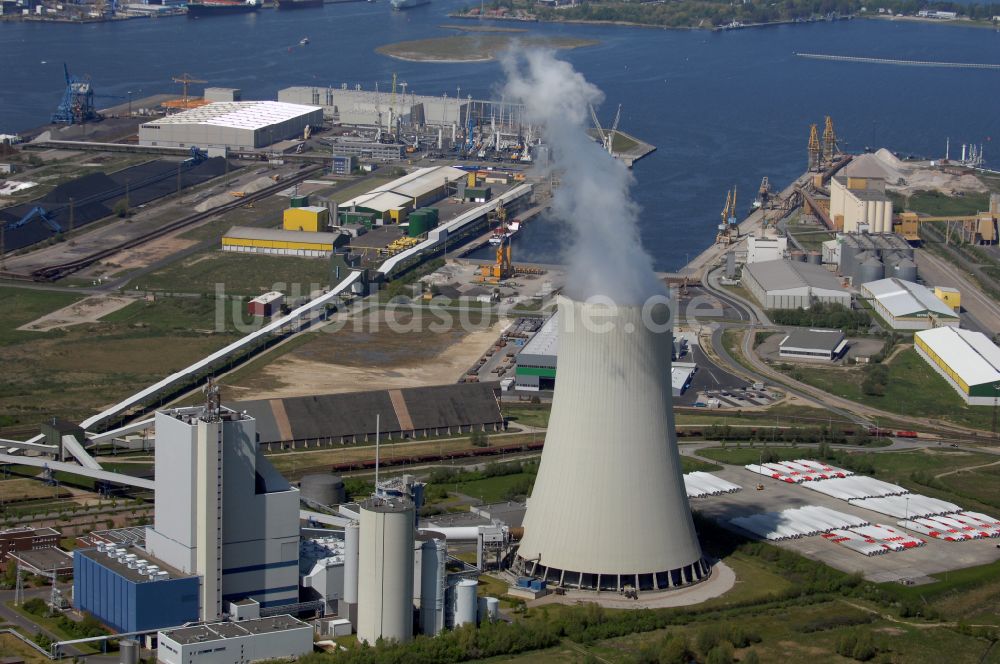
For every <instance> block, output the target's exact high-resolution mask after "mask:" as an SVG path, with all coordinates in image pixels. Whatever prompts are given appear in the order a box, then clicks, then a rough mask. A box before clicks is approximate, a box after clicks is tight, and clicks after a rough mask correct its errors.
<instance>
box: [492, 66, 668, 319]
mask: <svg viewBox="0 0 1000 664" xmlns="http://www.w3.org/2000/svg"><path fill="white" fill-rule="evenodd" d="M503 65H504V70H505V72H506V75H507V83H506V86H505V88H504V94H505V95H506V97H507V99H513V100H516V101H517V102H519V103H521V104H524V108H525V116H526V119H527V120H528V122H531V123H532V124H534V125H537V126H539V127H540V128H541V130H542V136H543V138H544V140H545V142H546V143H547V144H548V146H549V152H550V158H551V160H552V165H551V168H552V169H553V170H554V171H555V172H557V173H558V174H559V177H560V186H559V187H558V188H557V189H556V191H555V194H554V196H553V200H552V213H553V215H554V216H555V217H556V219H558V220H559V221H560V222H562V224H563V225H564V228H565V229H566V230H567V231H568V232H567V238H568V241H569V244H568V246H567V248H566V250H565V259H566V262H567V282H566V288H565V292H566V295H568V296H569V297H571V298H572V299H574V300H586V299H587V298H589V297H593V296H597V295H601V296H606V297H608V298H610V299H611V300H612V301H614V302H615V303H616V304H621V305H636V304H642V303H643V302H645V301H646V300H647V299H648V298H649V297H651V296H653V295H659V294H663V293H664V292H665V290H664V287H663V284H662V283H661V282H660V281H659V279H657V277H656V274H655V273H654V271H653V263H652V260H651V259H650V257H649V254H647V253H646V252H645V251H644V250H643V248H642V246H641V244H640V242H639V232H638V227H637V223H636V222H637V220H638V216H639V206H638V205H636V203H635V202H633V201H632V199H631V197H630V196H629V188H630V187H631V185H632V175H631V173H629V171H628V169H627V168H626V167H625V166H624V164H622V163H621V162H620V161H619V160H617V159H613V158H612V157H611V156H610V155H609V154H608V153H607V152H606V151H604V150H603V149H602V148H601V146H600V145H598V144H597V143H595V142H594V141H593V140H591V139H590V138H589V137H588V136H587V134H586V130H587V126H588V124H589V112H588V109H587V105H588V104H594V105H595V106H596V105H597V104H599V103H600V102H601V100H602V99H603V98H604V95H603V94H602V93H601V91H600V90H599V89H597V87H596V86H594V85H593V84H592V83H590V82H588V81H587V79H585V78H584V77H583V75H582V74H580V73H579V72H577V71H576V70H574V69H573V67H572V65H570V64H569V63H568V62H565V61H563V60H558V59H556V58H555V56H554V54H553V53H552V52H551V51H547V50H542V49H529V50H526V51H522V52H520V53H517V54H514V53H511V54H508V56H507V57H506V58H504V61H503Z"/></svg>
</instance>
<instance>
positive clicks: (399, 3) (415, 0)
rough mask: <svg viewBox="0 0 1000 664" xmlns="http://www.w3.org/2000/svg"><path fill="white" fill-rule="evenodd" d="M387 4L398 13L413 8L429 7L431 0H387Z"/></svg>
mask: <svg viewBox="0 0 1000 664" xmlns="http://www.w3.org/2000/svg"><path fill="white" fill-rule="evenodd" d="M389 4H391V5H392V8H393V9H394V10H396V11H397V12H398V11H399V10H401V9H412V8H413V7H420V6H422V5H429V4H431V0H389Z"/></svg>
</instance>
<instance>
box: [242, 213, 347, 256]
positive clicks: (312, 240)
mask: <svg viewBox="0 0 1000 664" xmlns="http://www.w3.org/2000/svg"><path fill="white" fill-rule="evenodd" d="M298 209H300V210H301V209H302V208H298ZM348 239H349V236H345V235H342V234H340V233H323V232H312V231H286V230H280V229H277V228H247V227H245V226H233V227H232V228H230V229H229V232H228V233H226V234H225V235H224V236H223V237H222V250H223V251H233V252H238V253H244V254H269V255H272V256H304V257H322V256H329V255H330V254H331V253H333V249H334V247H336V246H340V245H341V244H346V243H347V240H348Z"/></svg>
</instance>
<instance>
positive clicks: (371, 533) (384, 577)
mask: <svg viewBox="0 0 1000 664" xmlns="http://www.w3.org/2000/svg"><path fill="white" fill-rule="evenodd" d="M413 526H414V523H413V503H412V502H411V501H410V500H409V499H408V498H393V499H391V500H386V499H382V498H371V499H369V500H366V501H364V502H363V503H361V528H360V535H361V538H360V547H359V559H358V641H361V642H368V643H369V644H372V645H374V644H375V642H376V641H377V640H378V639H379V638H382V639H386V640H389V639H394V640H396V641H398V642H400V643H406V642H408V641H410V640H411V639H412V638H413V544H414V530H413Z"/></svg>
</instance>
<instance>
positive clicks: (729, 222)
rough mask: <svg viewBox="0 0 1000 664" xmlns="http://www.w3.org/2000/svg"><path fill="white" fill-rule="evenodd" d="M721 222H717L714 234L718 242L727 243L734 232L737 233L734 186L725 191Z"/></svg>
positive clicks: (731, 239) (731, 238)
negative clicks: (716, 231) (717, 225)
mask: <svg viewBox="0 0 1000 664" xmlns="http://www.w3.org/2000/svg"><path fill="white" fill-rule="evenodd" d="M721 217H722V223H721V224H719V232H718V233H717V234H716V236H715V241H716V243H718V244H729V243H730V242H732V241H733V239H734V234H735V235H736V236H738V235H739V226H738V225H737V223H736V187H735V186H734V187H733V188H732V189H730V190H729V191H727V192H726V206H725V207H724V208H722V214H721Z"/></svg>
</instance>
